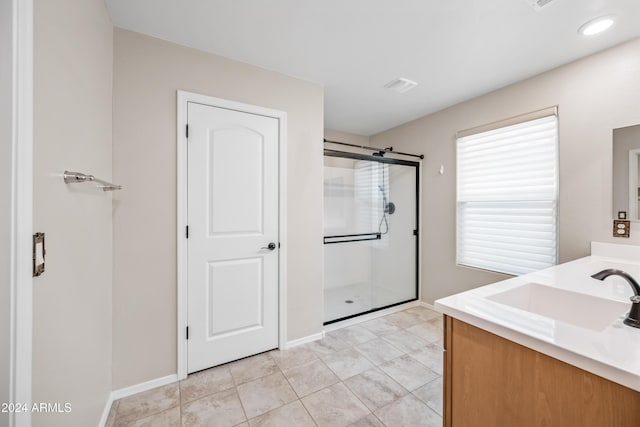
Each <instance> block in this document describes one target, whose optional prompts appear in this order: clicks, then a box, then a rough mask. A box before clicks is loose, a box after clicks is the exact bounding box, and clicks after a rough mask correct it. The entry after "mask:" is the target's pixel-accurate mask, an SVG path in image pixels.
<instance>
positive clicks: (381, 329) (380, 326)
mask: <svg viewBox="0 0 640 427" xmlns="http://www.w3.org/2000/svg"><path fill="white" fill-rule="evenodd" d="M360 326H362V327H363V328H366V329H368V330H369V331H371V332H373V333H374V334H376V335H378V336H382V335H386V334H390V333H392V332H396V331H399V330H400V328H399V327H398V326H396V325H394V324H393V323H391V322H389V321H388V320H387V319H386V317H379V318H377V319H373V320H369V321H366V322H363V323H360Z"/></svg>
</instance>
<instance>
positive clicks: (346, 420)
mask: <svg viewBox="0 0 640 427" xmlns="http://www.w3.org/2000/svg"><path fill="white" fill-rule="evenodd" d="M302 403H303V404H304V406H305V407H306V408H307V410H308V411H309V413H310V414H311V416H312V417H313V419H314V421H315V422H316V424H318V426H319V427H325V426H326V427H343V426H348V425H349V424H351V423H353V422H355V421H357V420H359V419H360V418H362V417H364V416H365V415H367V414H368V413H369V410H368V409H367V407H366V406H364V405H363V404H362V402H360V400H358V398H357V397H356V396H355V395H354V394H353V393H352V392H351V391H349V389H347V387H346V386H345V385H344V384H342V383H338V384H335V385H332V386H331V387H328V388H325V389H322V390H320V391H316V392H315V393H313V394H310V395H309V396H307V397H304V398H302Z"/></svg>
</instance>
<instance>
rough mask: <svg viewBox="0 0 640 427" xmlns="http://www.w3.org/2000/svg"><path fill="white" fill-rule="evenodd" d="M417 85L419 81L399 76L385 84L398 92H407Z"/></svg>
mask: <svg viewBox="0 0 640 427" xmlns="http://www.w3.org/2000/svg"><path fill="white" fill-rule="evenodd" d="M416 86H418V83H416V82H414V81H413V80H409V79H405V78H404V77H400V78H397V79H395V80H392V81H390V82H389V83H387V84H386V85H384V87H386V88H387V89H392V90H395V91H396V92H398V93H405V92H407V91H410V90H411V89H413V88H414V87H416Z"/></svg>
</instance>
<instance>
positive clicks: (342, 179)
mask: <svg viewBox="0 0 640 427" xmlns="http://www.w3.org/2000/svg"><path fill="white" fill-rule="evenodd" d="M418 167H419V164H418V163H416V162H409V161H403V160H396V159H388V158H383V157H377V156H368V155H361V154H353V153H342V152H336V151H330V150H327V151H326V152H325V158H324V233H325V234H324V235H325V237H324V260H325V267H324V271H325V279H324V321H325V323H332V322H335V321H338V320H342V319H345V318H349V317H353V316H357V315H360V314H364V313H368V312H371V311H375V310H379V309H381V308H386V307H390V306H393V305H397V304H401V303H404V302H408V301H412V300H415V299H417V298H418V287H417V278H418V277H417V253H418V238H417V228H418V226H417V218H418V204H417V194H418V192H417V190H418Z"/></svg>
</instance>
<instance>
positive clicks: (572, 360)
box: [434, 243, 640, 391]
mask: <svg viewBox="0 0 640 427" xmlns="http://www.w3.org/2000/svg"><path fill="white" fill-rule="evenodd" d="M625 246H626V245H612V244H598V243H594V244H593V245H592V256H589V257H586V258H581V259H578V260H575V261H572V262H568V263H565V264H560V265H557V266H555V267H551V268H548V269H546V270H542V271H539V272H536V273H531V274H526V275H523V276H519V277H514V278H512V279H508V280H504V281H501V282H497V283H493V284H491V285H487V286H482V287H479V288H476V289H472V290H470V291H467V292H462V293H460V294H456V295H452V296H449V297H446V298H442V299H439V300H437V301H436V302H435V304H434V307H435V308H436V310H438V311H440V312H442V313H444V314H446V315H448V316H451V317H454V318H456V319H459V320H461V321H463V322H466V323H469V324H471V325H474V326H477V327H479V328H481V329H484V330H487V331H489V332H491V333H494V334H496V335H498V336H501V337H503V338H506V339H508V340H510V341H513V342H516V343H518V344H521V345H524V346H526V347H529V348H531V349H533V350H536V351H539V352H540V353H544V354H546V355H549V356H551V357H554V358H556V359H559V360H562V361H564V362H566V363H569V364H571V365H574V366H577V367H579V368H581V369H584V370H586V371H589V372H592V373H594V374H596V375H599V376H601V377H603V378H606V379H609V380H611V381H614V382H616V383H619V384H622V385H624V386H626V387H629V388H631V389H633V390H637V391H640V329H638V328H632V327H630V326H627V325H624V324H623V323H622V320H623V318H624V316H622V317H620V318H618V319H617V320H615V321H614V322H613V323H612V324H611V325H609V326H608V327H606V328H605V329H604V330H601V331H597V330H593V329H586V328H583V327H579V326H576V325H573V324H569V323H565V322H563V321H560V320H555V319H552V318H549V317H545V316H542V315H538V314H535V313H531V312H528V311H524V310H521V309H518V308H515V307H512V306H508V305H504V304H501V303H498V302H495V301H492V300H490V299H487V297H491V296H493V295H495V294H498V293H501V292H504V291H506V290H510V289H513V288H517V287H518V286H521V285H524V284H527V283H537V284H541V285H546V286H550V287H554V288H559V289H563V290H567V291H571V292H578V293H582V294H587V295H592V296H597V297H601V298H606V299H609V300H616V301H624V302H627V303H628V304H629V308H630V307H631V302H629V297H630V296H631V295H633V292H632V290H631V287H630V286H629V285H628V284H627V282H626V281H625V280H624V279H622V278H620V277H616V276H611V277H609V278H607V279H605V281H600V280H596V279H592V278H591V277H590V276H591V275H592V274H594V273H597V272H599V271H601V270H604V269H605V268H616V269H619V270H624V271H626V272H627V273H629V274H631V275H632V276H633V277H634V278H636V280H640V256H638V255H639V253H640V248H637V247H630V246H626V248H625ZM621 247H622V250H621ZM631 248H633V249H631ZM627 249H631V250H627ZM621 254H622V255H621ZM621 256H629V259H622V258H621ZM567 310H571V307H570V306H569V307H567Z"/></svg>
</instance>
